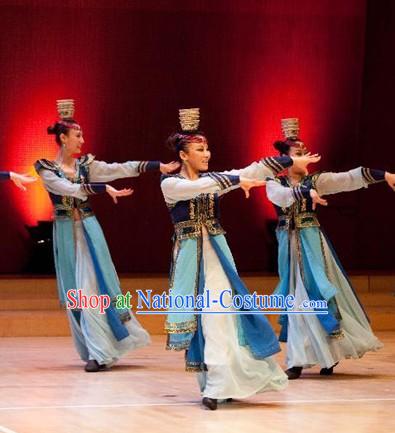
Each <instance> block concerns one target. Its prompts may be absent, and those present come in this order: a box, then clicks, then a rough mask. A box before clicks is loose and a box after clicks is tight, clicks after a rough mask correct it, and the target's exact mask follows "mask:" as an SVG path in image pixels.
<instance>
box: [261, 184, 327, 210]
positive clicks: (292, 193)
mask: <svg viewBox="0 0 395 433" xmlns="http://www.w3.org/2000/svg"><path fill="white" fill-rule="evenodd" d="M266 194H267V197H268V199H269V200H270V201H271V202H272V203H274V204H275V205H276V206H279V207H283V208H287V207H290V206H291V205H292V204H293V203H295V202H300V201H302V200H303V199H307V198H311V199H312V200H313V209H315V207H316V205H317V204H320V205H323V206H326V205H327V204H328V203H327V202H326V200H324V199H322V198H321V197H320V196H319V195H318V194H317V191H316V190H314V189H313V188H309V187H306V186H294V187H288V186H283V185H281V183H280V182H277V181H275V180H273V179H267V180H266Z"/></svg>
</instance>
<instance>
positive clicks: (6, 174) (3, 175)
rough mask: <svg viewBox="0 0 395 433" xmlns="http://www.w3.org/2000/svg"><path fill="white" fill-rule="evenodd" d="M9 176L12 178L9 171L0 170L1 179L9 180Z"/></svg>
mask: <svg viewBox="0 0 395 433" xmlns="http://www.w3.org/2000/svg"><path fill="white" fill-rule="evenodd" d="M9 178H10V172H9V171H0V181H2V180H8V179H9Z"/></svg>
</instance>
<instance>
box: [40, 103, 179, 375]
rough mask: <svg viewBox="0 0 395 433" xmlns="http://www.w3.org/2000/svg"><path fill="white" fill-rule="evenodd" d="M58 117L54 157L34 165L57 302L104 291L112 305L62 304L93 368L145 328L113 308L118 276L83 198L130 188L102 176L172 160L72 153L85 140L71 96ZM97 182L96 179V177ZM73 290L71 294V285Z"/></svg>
mask: <svg viewBox="0 0 395 433" xmlns="http://www.w3.org/2000/svg"><path fill="white" fill-rule="evenodd" d="M58 111H59V114H60V120H58V121H57V122H56V123H55V124H54V125H53V126H50V127H49V128H48V133H49V134H54V135H55V139H56V142H57V144H58V145H59V146H60V151H59V154H58V156H57V158H56V160H55V161H48V160H45V159H41V160H38V161H37V162H36V164H35V167H36V170H37V172H38V173H39V175H40V176H41V178H42V180H43V182H44V186H45V188H46V189H47V191H48V192H49V196H50V198H51V201H52V203H53V206H54V219H55V221H54V236H53V237H54V239H53V240H54V255H55V266H56V275H57V282H58V291H59V297H60V301H61V304H63V305H65V304H66V301H70V302H71V304H70V305H72V306H75V304H76V303H77V300H78V305H80V301H82V299H83V297H82V295H86V296H88V297H89V296H90V295H108V296H110V298H111V301H112V302H111V305H110V306H109V308H107V309H106V311H105V313H106V314H101V313H100V311H99V309H98V308H97V309H94V308H90V309H77V308H73V309H67V313H68V318H69V321H70V326H71V331H72V335H73V339H74V342H75V345H76V348H77V351H78V353H79V355H80V357H81V359H82V360H84V361H85V362H86V366H85V371H87V372H97V371H99V370H103V369H105V368H106V367H109V366H111V365H112V364H113V363H114V362H115V361H116V360H117V359H119V358H120V357H121V356H122V355H124V354H125V353H126V352H127V351H129V350H132V349H134V348H137V347H142V346H145V345H147V344H148V343H149V335H148V333H147V332H146V331H145V330H144V329H143V328H142V327H141V326H140V324H139V323H138V321H137V320H136V319H135V317H134V316H133V314H131V312H130V311H129V310H128V309H119V308H116V305H115V303H116V299H117V296H118V295H120V294H121V289H120V286H119V280H118V276H117V274H116V271H115V269H114V265H113V262H112V260H111V256H110V252H109V250H108V247H107V243H106V241H105V238H104V235H103V232H102V230H101V227H100V225H99V223H98V221H97V219H96V217H95V216H94V214H93V211H92V208H91V206H90V203H89V201H88V196H89V195H91V194H97V193H103V192H107V193H108V194H109V195H110V196H111V197H112V198H113V200H114V202H115V203H116V202H117V197H125V196H129V195H131V194H132V190H131V189H123V190H120V191H118V190H116V189H114V188H113V187H111V186H110V185H108V184H106V182H109V181H112V180H114V179H118V178H125V177H134V176H139V174H140V173H143V172H145V171H148V170H158V169H160V170H161V171H162V173H168V172H170V171H172V170H174V169H176V168H178V164H177V163H170V164H162V163H160V162H159V161H129V162H125V163H122V164H118V163H113V164H107V163H106V162H103V161H96V160H95V158H94V157H93V156H92V155H90V154H89V155H86V156H81V157H79V158H74V155H76V154H79V153H80V152H81V147H82V145H83V143H84V139H83V136H82V130H81V127H80V126H79V125H78V123H77V122H76V121H75V120H73V114H74V102H73V100H61V101H58ZM97 182H99V183H97ZM76 288H77V289H78V290H79V291H80V292H79V293H78V296H74V294H75V293H74V294H73V296H72V297H70V293H71V292H69V293H68V291H69V290H71V289H74V290H75V289H76Z"/></svg>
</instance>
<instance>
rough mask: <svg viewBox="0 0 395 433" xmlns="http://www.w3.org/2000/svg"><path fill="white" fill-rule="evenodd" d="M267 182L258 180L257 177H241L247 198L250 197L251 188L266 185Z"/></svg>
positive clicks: (241, 186)
mask: <svg viewBox="0 0 395 433" xmlns="http://www.w3.org/2000/svg"><path fill="white" fill-rule="evenodd" d="M265 185H266V182H265V181H264V180H256V179H247V178H243V177H241V178H240V188H241V189H242V190H243V191H244V193H245V195H246V198H249V197H250V189H251V188H256V187H259V186H265Z"/></svg>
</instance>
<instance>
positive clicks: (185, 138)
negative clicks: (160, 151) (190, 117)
mask: <svg viewBox="0 0 395 433" xmlns="http://www.w3.org/2000/svg"><path fill="white" fill-rule="evenodd" d="M201 137H203V139H204V140H206V141H207V138H206V136H205V134H204V132H203V131H182V132H174V133H173V134H171V135H170V136H169V138H168V139H167V140H166V145H167V146H168V147H169V148H170V149H171V150H172V151H173V152H176V154H177V157H178V158H179V155H180V152H181V151H184V152H187V148H188V144H189V143H191V142H192V141H199V139H200V140H201Z"/></svg>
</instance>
